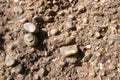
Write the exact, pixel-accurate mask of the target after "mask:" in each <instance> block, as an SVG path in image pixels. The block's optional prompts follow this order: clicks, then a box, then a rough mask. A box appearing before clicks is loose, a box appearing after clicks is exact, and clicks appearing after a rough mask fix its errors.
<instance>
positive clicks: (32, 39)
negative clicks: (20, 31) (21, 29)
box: [24, 33, 38, 46]
mask: <svg viewBox="0 0 120 80" xmlns="http://www.w3.org/2000/svg"><path fill="white" fill-rule="evenodd" d="M24 42H25V43H26V44H27V45H28V46H35V45H36V44H37V42H38V40H37V37H36V36H34V35H33V34H31V33H28V34H25V36H24Z"/></svg>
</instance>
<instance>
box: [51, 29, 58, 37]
mask: <svg viewBox="0 0 120 80" xmlns="http://www.w3.org/2000/svg"><path fill="white" fill-rule="evenodd" d="M57 33H58V30H57V29H52V30H51V31H50V34H51V35H53V36H54V35H56V34H57Z"/></svg>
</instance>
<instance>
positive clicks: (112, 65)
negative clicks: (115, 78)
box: [108, 63, 116, 70]
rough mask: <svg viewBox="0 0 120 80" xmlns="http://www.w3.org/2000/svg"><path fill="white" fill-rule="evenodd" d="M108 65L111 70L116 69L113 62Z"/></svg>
mask: <svg viewBox="0 0 120 80" xmlns="http://www.w3.org/2000/svg"><path fill="white" fill-rule="evenodd" d="M108 67H109V70H114V69H115V68H116V67H115V65H114V64H112V63H110V64H109V66H108Z"/></svg>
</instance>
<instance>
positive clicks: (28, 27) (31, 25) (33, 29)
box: [24, 22, 39, 33]
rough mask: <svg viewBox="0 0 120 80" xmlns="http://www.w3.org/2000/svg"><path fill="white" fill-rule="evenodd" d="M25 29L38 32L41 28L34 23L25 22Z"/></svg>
mask: <svg viewBox="0 0 120 80" xmlns="http://www.w3.org/2000/svg"><path fill="white" fill-rule="evenodd" d="M24 29H25V30H26V31H27V32H30V33H34V32H38V30H39V29H38V28H37V27H36V26H35V25H34V24H32V23H30V22H28V23H25V24H24Z"/></svg>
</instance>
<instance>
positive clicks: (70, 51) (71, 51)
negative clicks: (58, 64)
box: [60, 45, 78, 56]
mask: <svg viewBox="0 0 120 80" xmlns="http://www.w3.org/2000/svg"><path fill="white" fill-rule="evenodd" d="M60 53H61V54H62V55H64V56H71V55H75V54H77V53H78V48H77V45H71V46H63V47H61V48H60Z"/></svg>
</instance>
